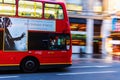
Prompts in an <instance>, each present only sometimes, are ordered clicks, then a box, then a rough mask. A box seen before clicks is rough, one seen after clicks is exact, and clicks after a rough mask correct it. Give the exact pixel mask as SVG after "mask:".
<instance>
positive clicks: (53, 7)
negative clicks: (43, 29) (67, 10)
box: [44, 3, 64, 19]
mask: <svg viewBox="0 0 120 80" xmlns="http://www.w3.org/2000/svg"><path fill="white" fill-rule="evenodd" d="M44 9H45V12H44V17H45V18H47V19H63V16H64V15H63V9H62V7H61V5H59V4H48V3H46V4H45V8H44Z"/></svg>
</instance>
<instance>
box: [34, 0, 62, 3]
mask: <svg viewBox="0 0 120 80" xmlns="http://www.w3.org/2000/svg"><path fill="white" fill-rule="evenodd" d="M33 1H41V2H52V3H64V2H62V1H57V0H33Z"/></svg>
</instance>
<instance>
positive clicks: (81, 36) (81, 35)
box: [70, 18, 86, 53]
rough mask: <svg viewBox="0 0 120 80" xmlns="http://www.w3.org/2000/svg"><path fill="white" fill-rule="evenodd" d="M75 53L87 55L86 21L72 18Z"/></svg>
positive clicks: (71, 25)
mask: <svg viewBox="0 0 120 80" xmlns="http://www.w3.org/2000/svg"><path fill="white" fill-rule="evenodd" d="M70 27H71V33H72V48H73V49H74V50H73V53H80V51H81V50H82V52H84V53H86V19H82V18H81V19H79V18H70Z"/></svg>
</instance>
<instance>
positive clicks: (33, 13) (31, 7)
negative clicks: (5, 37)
mask: <svg viewBox="0 0 120 80" xmlns="http://www.w3.org/2000/svg"><path fill="white" fill-rule="evenodd" d="M18 15H19V16H24V17H39V18H41V17H42V3H41V2H32V1H19V7H18Z"/></svg>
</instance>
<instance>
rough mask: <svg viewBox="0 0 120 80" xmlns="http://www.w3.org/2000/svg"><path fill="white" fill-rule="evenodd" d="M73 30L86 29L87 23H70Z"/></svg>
mask: <svg viewBox="0 0 120 80" xmlns="http://www.w3.org/2000/svg"><path fill="white" fill-rule="evenodd" d="M70 27H71V31H86V24H82V23H81V24H78V23H70Z"/></svg>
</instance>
